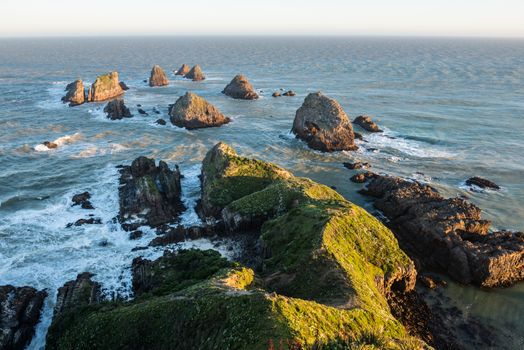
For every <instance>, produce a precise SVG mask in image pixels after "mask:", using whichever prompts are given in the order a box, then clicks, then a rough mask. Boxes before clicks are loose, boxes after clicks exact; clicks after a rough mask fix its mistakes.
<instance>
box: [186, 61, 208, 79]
mask: <svg viewBox="0 0 524 350" xmlns="http://www.w3.org/2000/svg"><path fill="white" fill-rule="evenodd" d="M184 78H186V79H191V80H193V81H200V80H204V79H206V77H205V76H204V72H202V68H200V65H198V64H197V65H195V66H194V67H193V68H191V69H190V70H189V72H187V74H186V75H184Z"/></svg>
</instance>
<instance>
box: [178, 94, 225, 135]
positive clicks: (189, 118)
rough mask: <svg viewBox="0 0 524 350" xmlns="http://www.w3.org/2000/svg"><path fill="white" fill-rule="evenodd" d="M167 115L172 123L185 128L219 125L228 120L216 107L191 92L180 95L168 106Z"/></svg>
mask: <svg viewBox="0 0 524 350" xmlns="http://www.w3.org/2000/svg"><path fill="white" fill-rule="evenodd" d="M169 115H170V117H171V118H170V119H171V123H173V125H176V126H178V127H180V128H186V129H199V128H208V127H213V126H220V125H223V124H227V123H229V121H230V119H229V118H228V117H226V116H224V115H223V114H222V113H221V112H220V111H219V110H218V108H216V107H215V106H213V105H212V104H211V103H209V102H207V101H206V100H205V99H204V98H203V97H200V96H198V95H197V94H194V93H192V92H186V94H185V95H184V96H181V97H180V98H179V99H178V100H177V101H176V102H175V104H174V105H173V106H172V107H171V108H170V110H169Z"/></svg>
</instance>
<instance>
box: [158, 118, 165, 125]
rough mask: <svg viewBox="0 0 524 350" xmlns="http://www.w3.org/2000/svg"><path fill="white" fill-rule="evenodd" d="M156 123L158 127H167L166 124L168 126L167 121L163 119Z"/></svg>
mask: <svg viewBox="0 0 524 350" xmlns="http://www.w3.org/2000/svg"><path fill="white" fill-rule="evenodd" d="M156 123H157V124H158V125H166V124H167V123H166V121H165V120H164V119H162V118H160V119H157V121H156Z"/></svg>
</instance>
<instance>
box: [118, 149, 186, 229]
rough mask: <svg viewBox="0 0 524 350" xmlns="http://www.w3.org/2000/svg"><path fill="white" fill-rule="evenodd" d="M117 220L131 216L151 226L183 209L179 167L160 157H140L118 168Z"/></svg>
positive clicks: (172, 218)
mask: <svg viewBox="0 0 524 350" xmlns="http://www.w3.org/2000/svg"><path fill="white" fill-rule="evenodd" d="M120 174H121V176H120V184H121V186H120V188H119V197H120V198H119V201H120V212H119V220H120V222H121V223H125V222H126V221H129V220H131V219H132V218H133V217H135V218H136V219H138V220H140V221H142V222H143V223H145V224H148V225H150V226H153V227H154V226H158V225H161V224H164V223H169V222H172V221H174V220H175V219H176V218H177V216H178V214H179V213H180V212H181V211H182V210H183V205H182V202H181V200H180V192H181V188H180V171H179V170H178V166H177V167H176V168H175V170H171V169H169V166H168V165H167V164H166V163H165V162H163V161H160V162H159V164H158V166H156V165H155V160H154V159H150V158H146V157H139V158H137V159H135V160H134V161H133V163H132V164H131V166H124V167H122V169H121V170H120Z"/></svg>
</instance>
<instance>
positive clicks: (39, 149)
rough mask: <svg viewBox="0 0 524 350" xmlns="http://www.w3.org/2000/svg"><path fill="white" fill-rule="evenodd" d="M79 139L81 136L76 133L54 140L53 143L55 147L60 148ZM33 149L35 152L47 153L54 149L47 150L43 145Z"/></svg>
mask: <svg viewBox="0 0 524 350" xmlns="http://www.w3.org/2000/svg"><path fill="white" fill-rule="evenodd" d="M81 139H82V134H81V133H79V132H77V133H74V134H73V135H65V136H62V137H59V138H57V139H56V140H54V141H53V143H54V144H56V145H57V147H62V146H64V145H67V144H70V143H73V142H76V141H78V140H81ZM34 149H35V151H37V152H47V151H50V150H52V149H54V148H48V147H47V146H46V145H44V144H38V145H36V146H35V147H34Z"/></svg>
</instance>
